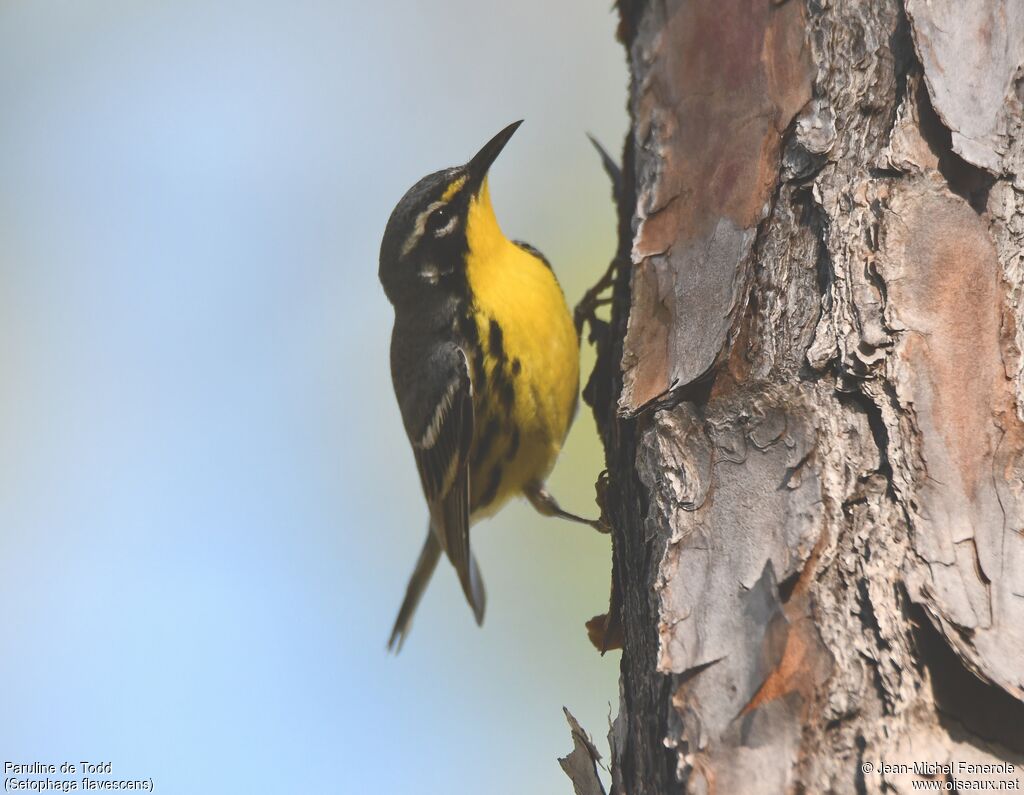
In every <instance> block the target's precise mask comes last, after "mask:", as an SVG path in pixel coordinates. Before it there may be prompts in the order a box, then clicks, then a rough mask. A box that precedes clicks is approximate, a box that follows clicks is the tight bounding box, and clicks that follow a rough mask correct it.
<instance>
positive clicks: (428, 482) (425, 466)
mask: <svg viewBox="0 0 1024 795" xmlns="http://www.w3.org/2000/svg"><path fill="white" fill-rule="evenodd" d="M455 351H456V353H457V361H456V366H455V367H454V368H453V372H452V375H451V378H450V380H449V381H448V382H447V383H446V384H445V385H444V389H443V390H442V391H441V392H440V397H439V398H438V399H437V402H436V404H435V405H434V408H433V412H432V413H431V414H430V419H429V421H428V422H427V423H426V425H425V427H424V429H423V431H422V433H421V434H420V435H419V438H418V439H414V440H412V448H413V453H414V455H415V458H416V468H417V469H418V470H419V474H420V481H421V482H422V484H423V493H424V495H425V496H426V498H427V504H428V506H429V507H430V517H431V525H432V526H433V528H434V532H435V533H436V534H437V538H438V541H439V542H440V543H441V547H442V549H443V550H444V551H445V553H446V554H447V555H448V559H449V560H450V561H451V562H452V565H453V566H454V567H455V571H456V572H457V573H458V575H459V582H460V583H461V584H462V590H463V592H464V593H465V594H466V598H467V599H468V600H469V602H470V604H471V605H473V609H474V612H475V613H476V614H477V617H478V620H479V619H481V618H482V614H483V604H482V593H483V589H482V586H481V585H480V584H479V582H478V581H479V575H476V576H474V574H475V572H474V571H473V569H474V568H475V567H474V566H473V565H472V562H471V561H472V557H471V554H470V548H469V488H470V484H469V450H470V447H471V446H472V443H473V426H474V416H473V384H472V380H471V378H470V374H469V362H468V361H467V359H466V354H465V353H464V352H463V351H462V349H461V348H456V349H455Z"/></svg>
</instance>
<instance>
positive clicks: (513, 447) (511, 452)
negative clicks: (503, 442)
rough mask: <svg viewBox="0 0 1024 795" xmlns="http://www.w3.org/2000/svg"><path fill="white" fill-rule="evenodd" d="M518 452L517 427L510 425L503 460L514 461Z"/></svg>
mask: <svg viewBox="0 0 1024 795" xmlns="http://www.w3.org/2000/svg"><path fill="white" fill-rule="evenodd" d="M518 452H519V428H517V427H516V426H515V425H513V426H512V435H511V437H510V438H509V442H508V450H506V451H505V460H506V461H514V460H515V457H516V453H518Z"/></svg>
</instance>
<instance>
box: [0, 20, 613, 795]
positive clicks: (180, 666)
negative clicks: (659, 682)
mask: <svg viewBox="0 0 1024 795" xmlns="http://www.w3.org/2000/svg"><path fill="white" fill-rule="evenodd" d="M615 25H616V17H615V14H614V12H613V11H612V9H611V7H610V3H609V4H606V5H602V4H591V3H585V2H581V1H580V0H573V2H560V3H550V2H548V3H542V2H538V1H537V0H528V1H527V2H520V3H515V4H511V3H499V2H472V1H471V0H460V1H459V2H438V3H431V4H426V3H412V2H394V3H388V4H383V3H378V4H373V3H350V2H337V0H332V1H330V2H329V1H328V0H319V1H315V0H296V1H293V2H270V1H269V0H259V1H257V2H248V3H244V4H243V3H238V2H217V3H211V2H193V1H192V0H177V2H159V1H157V0H152V1H151V2H139V0H122V1H121V2H117V1H116V0H88V1H86V0H77V1H76V2H69V1H67V0H65V1H64V2H57V1H56V0H31V1H29V0H0V108H2V113H3V116H2V120H0V373H2V376H0V638H2V643H3V649H4V653H3V654H2V655H0V682H2V686H0V705H2V710H0V714H2V715H3V717H2V718H0V762H13V763H32V762H38V763H42V764H56V765H58V766H59V765H60V764H61V763H62V762H65V761H68V762H72V763H74V764H76V765H78V764H79V763H80V762H82V761H88V762H101V763H106V762H109V763H110V764H111V769H112V772H111V774H110V776H111V777H113V778H128V779H136V778H138V779H150V778H151V779H152V780H153V782H154V783H155V786H156V790H157V791H162V792H165V793H177V792H182V793H257V792H276V791H281V792H300V791H323V792H346V793H350V792H417V793H454V794H456V795H457V794H459V793H479V792H482V791H486V792H488V793H494V794H495V795H503V793H517V794H518V793H521V792H523V791H529V792H534V793H569V792H571V791H572V790H571V784H570V782H569V780H568V779H567V778H565V776H564V774H563V773H562V772H561V770H560V769H559V767H558V764H557V757H558V756H559V755H564V754H565V753H566V752H567V751H568V750H569V749H570V748H571V741H570V737H569V732H568V728H567V726H566V724H565V720H564V717H563V715H562V706H563V705H565V706H567V707H569V708H570V709H571V710H572V711H573V713H574V714H575V715H576V716H577V718H579V720H580V721H581V722H582V724H583V725H584V726H585V727H586V728H587V729H589V730H590V732H591V733H592V734H594V735H595V736H596V739H597V742H598V746H599V748H606V747H607V743H606V740H605V735H606V733H607V728H608V720H609V717H610V716H612V715H614V713H615V712H616V711H617V701H618V689H617V676H618V665H619V659H618V654H617V653H615V652H613V653H609V654H608V655H606V656H605V657H603V658H602V657H601V656H599V655H598V654H597V653H596V652H595V651H594V650H593V648H592V647H590V645H589V643H588V641H587V639H586V634H585V631H584V628H583V623H584V621H585V620H586V619H588V618H590V617H591V616H592V615H594V614H596V613H600V612H603V611H604V610H605V608H606V606H607V598H608V588H609V576H610V571H609V569H610V551H609V546H608V540H607V538H606V537H603V536H600V535H598V534H596V533H594V532H593V531H592V530H590V529H589V528H586V527H582V526H577V525H573V524H569V523H565V522H561V521H558V520H554V519H543V518H540V517H538V516H536V515H535V514H534V513H533V512H532V511H531V509H530V508H529V507H528V506H527V505H526V504H525V503H515V504H511V505H509V506H508V507H507V508H505V509H504V510H503V511H502V512H501V513H500V514H499V515H498V516H497V517H495V518H494V519H492V520H488V521H486V522H482V523H480V524H479V525H477V526H476V527H474V530H473V543H474V547H475V550H476V553H477V555H478V557H479V560H480V563H481V568H482V571H483V575H484V578H485V581H486V583H487V588H488V614H487V617H486V621H485V623H484V626H483V627H482V628H478V627H477V626H476V625H475V623H474V622H473V620H472V616H471V613H470V611H469V608H468V607H467V606H466V604H465V602H464V600H463V598H462V595H461V592H460V590H459V589H458V586H457V583H456V579H455V576H454V574H453V572H452V570H451V568H450V567H449V566H447V565H442V567H441V568H440V569H439V570H438V573H437V575H436V576H435V578H434V581H433V582H432V584H431V587H430V589H429V590H428V592H427V594H426V596H425V598H424V600H423V603H422V604H421V606H420V610H419V613H418V615H417V618H416V620H415V622H414V624H413V629H412V632H411V634H410V636H409V638H408V640H407V642H406V644H405V647H404V649H403V650H402V653H401V654H400V655H399V656H397V657H394V656H389V655H388V654H387V653H386V650H385V644H386V641H387V637H388V634H389V631H390V628H391V623H392V621H393V619H394V615H395V612H396V611H397V609H398V605H399V604H400V602H401V597H402V594H403V591H404V587H405V583H406V581H407V578H408V576H409V574H410V572H411V570H412V566H413V563H414V562H415V559H416V555H417V554H418V552H419V547H420V544H421V542H422V536H423V528H424V525H425V518H426V510H425V507H424V505H423V501H422V496H421V493H420V490H419V483H418V479H417V476H416V472H415V467H414V463H413V459H412V455H411V453H410V451H409V449H408V445H407V442H406V440H405V437H404V433H403V431H402V426H401V421H400V418H399V415H398V410H397V405H396V403H395V400H394V396H393V393H392V391H391V384H390V377H389V371H388V363H387V350H388V339H389V334H390V328H391V322H392V317H393V316H392V311H391V308H390V306H389V305H388V303H387V301H386V300H385V298H384V296H383V293H382V291H381V289H380V286H379V283H378V282H377V275H376V274H377V254H378V249H379V245H380V237H381V234H382V232H383V229H384V224H385V223H386V221H387V218H388V215H389V214H390V212H391V209H392V207H393V206H394V204H395V203H396V202H397V200H398V199H399V198H400V197H401V195H402V194H403V193H404V191H405V190H406V189H407V188H408V187H409V186H410V185H411V184H412V183H413V182H415V181H416V180H417V179H418V178H419V177H421V176H423V175H424V174H426V173H428V172H430V171H434V170H436V169H438V168H443V167H447V166H451V165H456V164H459V163H462V162H464V161H466V160H467V159H468V158H469V157H470V156H471V155H472V154H473V153H474V152H475V151H476V149H477V148H478V147H479V146H480V145H481V144H483V143H484V142H485V141H486V140H487V139H488V138H490V137H491V135H493V134H494V133H495V132H497V131H498V130H500V129H501V128H502V127H504V126H505V125H506V124H508V123H509V122H511V121H514V120H516V119H520V118H522V119H525V123H524V124H523V126H522V127H521V128H520V129H519V131H518V132H517V133H516V135H515V137H514V138H513V139H512V141H511V142H510V144H509V145H508V146H507V147H506V149H505V151H504V152H503V154H502V155H501V157H500V158H499V160H498V162H497V164H496V165H495V166H494V168H493V169H492V172H491V180H490V183H491V194H492V198H493V200H494V203H495V207H496V211H497V213H498V217H499V219H500V221H501V223H502V226H503V228H504V229H505V230H506V232H508V233H509V235H510V236H512V237H516V238H521V239H524V240H527V241H529V242H530V243H532V244H533V245H535V246H537V247H538V248H540V249H541V250H542V251H543V252H544V253H545V254H546V255H547V257H548V258H549V259H550V260H551V261H552V263H553V265H554V268H555V271H556V273H557V274H558V276H559V277H560V279H561V281H562V283H563V286H564V288H565V292H566V294H567V298H568V299H569V302H570V303H571V304H572V303H575V301H577V300H578V299H579V298H580V296H581V295H582V294H583V291H584V290H585V289H586V287H587V286H589V285H590V284H591V283H593V282H594V281H596V280H597V278H598V277H599V276H600V274H601V272H603V270H604V268H605V266H606V264H607V262H608V260H609V258H610V256H611V254H612V252H613V250H614V233H615V221H614V213H613V209H612V203H611V199H610V191H609V185H608V181H607V178H606V177H605V175H604V174H603V172H602V170H601V167H600V163H599V160H598V158H597V157H596V155H595V153H594V152H593V150H592V149H591V148H590V145H589V143H588V142H587V140H586V138H585V133H587V132H590V133H593V134H594V135H595V136H597V137H598V138H599V139H601V140H602V141H604V142H605V144H606V146H607V147H608V148H609V149H610V150H611V151H613V152H615V151H619V149H620V147H621V141H622V138H623V135H624V134H625V131H626V125H627V122H626V113H625V99H626V84H627V74H626V67H625V60H624V54H623V51H622V48H621V46H620V45H619V44H618V43H617V42H616V41H615V39H614V32H615ZM583 361H584V365H583V366H584V377H585V376H586V374H588V373H589V368H590V365H591V363H592V361H593V355H592V353H591V352H590V351H584V354H583ZM601 469H602V453H601V448H600V445H599V443H598V440H597V436H596V431H595V428H594V422H593V418H592V416H591V415H590V413H589V410H588V409H586V407H583V406H581V410H580V412H579V414H578V416H577V420H576V423H575V426H574V429H573V431H572V434H571V435H570V438H569V441H568V443H567V447H566V451H565V453H564V454H563V456H562V458H561V459H560V462H559V464H558V466H557V467H556V469H555V472H554V473H553V476H552V478H551V479H550V481H549V485H550V487H551V490H552V491H553V492H554V493H555V494H556V495H557V496H558V497H559V499H560V500H561V501H562V503H563V504H564V505H565V506H566V507H567V508H568V509H570V510H573V511H575V512H577V513H583V514H588V515H590V514H596V511H597V509H596V506H595V505H594V503H593V496H594V490H593V483H594V481H595V479H596V477H597V475H598V473H599V472H600V470H601ZM70 778H76V776H71V777H70ZM77 778H80V776H77Z"/></svg>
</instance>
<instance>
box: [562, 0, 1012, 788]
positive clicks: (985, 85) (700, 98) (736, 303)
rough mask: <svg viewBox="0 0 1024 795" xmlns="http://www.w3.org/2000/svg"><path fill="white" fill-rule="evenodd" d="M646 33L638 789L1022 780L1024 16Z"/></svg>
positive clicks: (626, 624) (870, 12)
mask: <svg viewBox="0 0 1024 795" xmlns="http://www.w3.org/2000/svg"><path fill="white" fill-rule="evenodd" d="M619 13H620V15H621V27H620V37H621V38H622V40H623V43H624V44H625V46H626V48H627V51H628V58H629V64H630V68H631V75H632V79H631V87H630V100H629V108H630V112H631V117H632V129H631V132H630V135H629V136H628V139H627V142H626V147H625V153H624V160H623V173H622V183H621V186H620V189H619V191H618V197H617V198H618V200H619V207H620V219H621V220H620V238H621V241H620V251H619V254H618V256H617V259H616V261H615V263H613V271H612V273H613V275H614V278H613V280H612V281H613V283H614V286H613V288H612V290H613V296H612V297H613V301H612V315H611V322H610V324H607V325H606V324H602V323H600V322H599V321H594V322H593V323H592V324H591V329H592V331H591V337H592V339H593V340H594V341H595V342H596V344H597V347H598V363H597V366H596V368H595V371H594V373H593V375H592V377H591V381H590V383H589V385H588V387H587V391H586V393H585V396H586V398H587V400H588V402H589V403H590V405H591V406H592V407H593V410H594V414H595V417H596V418H597V421H598V425H599V428H600V431H601V434H602V436H603V439H604V443H605V448H606V455H607V468H608V478H607V482H606V484H605V488H604V489H603V501H604V510H605V515H606V518H607V519H608V522H609V523H610V524H611V525H612V527H613V541H614V569H615V571H614V579H615V582H616V590H617V598H616V600H615V601H617V602H619V606H618V607H617V608H616V611H615V612H616V613H617V616H613V619H614V618H616V617H617V618H619V619H620V620H621V627H622V632H623V657H622V671H621V703H620V708H619V714H618V717H617V718H616V719H615V721H614V724H613V727H612V731H611V735H610V742H611V749H612V766H611V770H612V778H613V787H614V791H615V792H616V793H618V795H627V794H628V795H643V794H645V793H657V794H658V795H664V794H665V793H675V792H701V793H704V792H708V793H711V792H716V793H722V794H723V795H731V794H732V793H748V792H749V793H782V792H807V793H824V792H837V793H860V792H868V793H873V792H887V791H895V792H910V791H912V786H913V784H912V782H913V781H914V780H915V778H921V777H927V776H926V775H924V774H923V772H922V769H921V768H919V769H918V771H917V773H916V774H915V773H914V772H913V771H909V772H908V771H906V770H905V769H903V768H896V769H893V770H888V771H883V768H882V767H881V766H882V765H883V764H884V765H894V764H910V765H913V764H914V763H915V762H916V763H918V764H919V765H920V764H921V763H934V764H937V765H945V764H952V765H953V766H954V767H953V770H952V775H949V774H948V773H947V772H943V771H942V770H941V769H940V770H938V771H934V772H935V777H937V778H938V779H940V780H941V781H946V780H947V778H948V779H958V780H961V781H963V780H980V779H991V780H993V781H1002V780H1005V781H1017V782H1018V784H1017V786H1018V787H1019V786H1021V784H1020V783H1019V782H1020V778H1021V777H1022V776H1024V773H1022V769H1024V768H1022V765H1024V757H1022V754H1024V485H1022V476H1024V421H1022V418H1024V377H1022V369H1021V368H1022V358H1021V353H1020V352H1021V349H1022V347H1024V346H1022V343H1024V308H1022V306H1021V298H1022V294H1024V289H1022V288H1024V258H1022V247H1024V116H1022V108H1021V102H1022V99H1024V70H1022V67H1021V65H1022V63H1024V3H1022V2H1021V1H1020V0H973V1H972V2H968V1H967V0H905V2H901V1H900V0H871V2H837V0H806V3H805V2H802V0H789V1H788V2H781V3H780V2H769V0H661V1H659V2H656V1H655V0H647V1H645V0H620V4H619ZM613 623H614V621H613ZM976 762H989V763H1006V762H1009V763H1012V764H1014V765H1015V766H1016V767H1015V769H1013V770H1009V771H1007V770H1005V769H1004V770H1002V771H1000V770H998V769H997V770H996V772H994V773H993V772H990V773H988V774H976V773H968V772H965V771H964V769H963V768H958V767H957V765H958V764H959V763H976ZM579 786H581V785H578V788H579ZM966 786H968V785H961V789H963V788H965V787H966ZM578 791H583V790H579V789H578Z"/></svg>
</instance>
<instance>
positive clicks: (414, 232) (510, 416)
mask: <svg viewBox="0 0 1024 795" xmlns="http://www.w3.org/2000/svg"><path fill="white" fill-rule="evenodd" d="M521 123H522V121H517V122H515V123H513V124H510V125H509V126H508V127H506V128H505V129H503V130H502V131H501V132H499V133H498V134H497V135H495V136H494V137H493V138H492V139H491V140H490V141H488V142H487V143H486V144H484V146H483V148H481V149H480V151H479V152H477V153H476V154H475V155H474V156H473V158H472V159H471V160H470V161H469V162H468V163H466V164H465V165H463V166H456V167H454V168H448V169H444V170H442V171H436V172H434V173H433V174H429V175H428V176H426V177H423V179H421V180H420V181H419V182H417V183H416V184H415V185H413V186H412V187H411V188H410V189H409V190H408V192H407V193H406V194H405V196H403V197H402V199H401V201H399V202H398V204H397V206H396V207H395V209H394V211H393V212H392V213H391V217H390V218H389V219H388V223H387V227H386V228H385V230H384V238H383V240H382V241H381V247H380V271H379V276H380V282H381V285H382V286H383V287H384V292H385V294H386V295H387V297H388V300H389V301H390V302H391V304H392V305H393V307H394V310H395V324H394V328H393V331H392V336H391V377H392V382H393V384H394V388H395V395H396V396H397V398H398V406H399V409H400V411H401V415H402V421H403V424H404V425H405V431H406V433H407V435H408V437H409V442H410V443H411V445H412V451H413V456H414V458H415V460H416V467H417V469H418V470H419V476H420V482H421V484H422V486H423V493H424V496H425V497H426V501H427V507H428V509H429V523H428V527H427V538H426V541H425V542H424V544H423V549H422V551H421V552H420V556H419V559H418V560H417V562H416V567H415V569H414V571H413V574H412V577H411V579H410V580H409V585H408V587H407V589H406V593H405V599H404V601H403V602H402V606H401V609H400V610H399V612H398V617H397V619H396V620H395V625H394V629H393V630H392V633H391V638H390V640H389V641H388V648H389V649H392V650H395V651H396V652H397V651H398V650H399V649H400V648H401V645H402V643H403V641H404V640H405V637H406V634H407V633H408V631H409V625H410V621H411V620H412V616H413V613H414V612H415V610H416V607H417V605H418V604H419V601H420V598H421V597H422V595H423V591H424V589H425V588H426V587H427V583H428V582H429V581H430V577H431V575H432V574H433V572H434V569H435V567H436V566H437V562H438V560H439V558H440V556H441V553H442V551H443V552H444V553H445V554H446V555H447V557H448V559H449V560H450V561H451V563H452V565H453V566H454V567H455V571H456V573H457V574H458V577H459V582H460V583H461V585H462V590H463V592H464V593H465V595H466V599H467V600H468V601H469V604H470V606H471V607H472V609H473V613H474V615H475V617H476V621H477V623H478V624H479V623H482V621H483V617H484V604H485V601H486V596H485V593H484V585H483V581H482V579H481V577H480V570H479V567H478V565H477V562H476V559H475V557H474V556H473V553H472V552H471V550H470V541H469V528H470V525H471V524H473V523H474V522H476V521H477V520H478V519H480V518H482V517H485V516H489V515H492V514H493V513H494V512H495V511H497V510H498V509H499V508H500V507H501V506H502V505H503V504H504V503H505V502H506V501H507V500H508V499H509V498H510V497H512V496H514V495H519V494H521V495H524V496H526V497H527V498H528V499H529V501H530V503H531V504H532V505H533V506H534V507H535V508H536V509H537V510H538V511H539V512H540V513H542V514H544V515H547V516H561V517H563V518H567V519H573V520H575V521H581V522H586V523H588V524H593V523H592V522H588V521H587V520H585V519H581V518H580V517H578V516H575V515H574V514H570V513H568V512H566V511H563V510H562V509H561V507H560V506H559V505H558V503H557V501H556V500H555V499H554V498H553V497H552V496H551V495H550V494H549V493H548V491H547V490H546V488H545V487H544V479H545V478H546V477H547V475H548V473H549V472H550V471H551V468H552V466H553V465H554V463H555V459H556V458H557V456H558V453H559V451H560V450H561V448H562V444H563V442H564V441H565V437H566V434H567V433H568V431H569V425H570V423H571V422H572V419H573V416H574V414H575V412H576V404H577V392H578V388H579V338H578V336H577V333H576V329H575V327H574V325H573V321H572V317H571V315H570V313H569V308H568V306H567V305H566V303H565V297H564V295H563V294H562V289H561V287H560V286H559V284H558V280H557V279H556V278H555V274H554V272H553V271H552V269H551V265H550V264H549V263H548V261H547V260H546V259H545V258H544V257H543V256H542V255H541V254H540V252H539V251H537V250H536V249H535V248H533V247H532V246H529V245H528V244H526V243H522V242H518V241H513V240H509V239H508V238H507V237H505V235H504V234H503V233H502V231H501V227H500V226H499V225H498V219H497V218H496V217H495V214H494V208H493V207H492V206H491V199H490V193H489V190H488V185H487V174H488V170H489V169H490V167H491V164H492V163H493V162H494V160H495V158H497V156H498V154H499V153H500V152H501V150H502V149H503V148H504V147H505V144H507V143H508V141H509V139H510V138H511V137H512V134H513V133H514V132H515V131H516V129H517V128H518V127H519V125H520V124H521Z"/></svg>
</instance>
